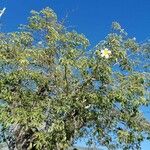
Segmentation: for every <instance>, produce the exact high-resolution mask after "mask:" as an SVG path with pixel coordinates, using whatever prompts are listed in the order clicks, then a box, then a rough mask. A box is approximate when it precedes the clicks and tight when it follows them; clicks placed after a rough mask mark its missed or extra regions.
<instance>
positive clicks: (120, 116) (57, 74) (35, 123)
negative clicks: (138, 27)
mask: <svg viewBox="0 0 150 150" xmlns="http://www.w3.org/2000/svg"><path fill="white" fill-rule="evenodd" d="M88 46H89V41H88V39H87V38H86V37H85V36H84V35H83V34H78V33H77V32H76V31H68V30H66V28H65V27H64V25H63V24H61V23H60V22H58V20H57V16H56V14H55V13H54V12H53V10H51V9H50V8H45V9H43V10H41V11H40V12H36V11H32V15H31V17H30V18H29V23H28V25H26V26H22V30H21V31H18V32H13V33H1V34H0V99H1V101H3V105H1V106H0V122H1V123H2V125H3V128H4V129H3V133H4V135H5V136H3V140H4V141H7V144H8V146H9V148H10V149H14V148H16V149H18V150H23V149H28V150H31V149H32V150H34V149H36V150H53V149H57V150H62V149H66V148H67V147H69V146H71V145H73V144H74V142H75V141H76V140H78V139H80V138H86V139H88V143H89V144H92V143H93V142H95V143H96V144H99V145H104V146H107V147H108V148H109V149H117V148H119V147H121V148H122V149H130V148H132V149H138V148H140V142H141V141H143V140H144V138H145V137H148V134H149V131H150V123H149V122H148V121H147V120H146V119H145V118H144V116H143V114H142V113H141V112H140V107H141V106H148V104H149V95H148V90H149V84H148V83H149V80H148V76H149V72H146V71H142V70H143V69H141V70H139V69H137V66H138V65H139V63H140V61H141V60H142V56H141V55H140V56H139V54H144V53H145V52H146V53H148V51H144V50H143V46H141V45H140V44H138V43H137V41H136V40H135V39H133V38H129V37H128V35H127V33H126V32H125V31H124V30H123V29H122V27H121V26H120V25H119V24H118V23H116V22H114V23H113V24H112V31H111V33H110V34H108V35H107V37H106V38H105V39H104V40H103V41H101V42H100V43H99V44H97V46H95V47H94V48H93V49H92V50H90V51H89V50H88ZM106 48H107V49H108V50H110V51H111V55H110V57H109V58H107V59H106V58H105V57H101V50H103V49H106ZM140 67H141V68H142V67H143V66H142V65H141V66H140Z"/></svg>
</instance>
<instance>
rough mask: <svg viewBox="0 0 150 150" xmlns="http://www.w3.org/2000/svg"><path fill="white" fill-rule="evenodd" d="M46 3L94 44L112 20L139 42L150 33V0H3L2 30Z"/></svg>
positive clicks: (145, 148) (148, 146)
mask: <svg viewBox="0 0 150 150" xmlns="http://www.w3.org/2000/svg"><path fill="white" fill-rule="evenodd" d="M46 6H49V7H51V8H53V9H54V11H55V12H56V13H57V14H58V18H59V19H60V20H61V19H63V18H65V17H66V16H68V17H67V19H66V25H67V26H68V27H70V28H72V27H73V28H74V29H75V30H77V31H78V32H80V33H84V34H85V35H86V36H87V37H88V39H90V41H91V45H95V44H96V43H97V42H98V41H100V40H102V39H103V38H104V37H105V36H106V35H107V33H108V32H109V30H110V26H111V22H112V21H118V22H120V23H121V25H122V26H123V28H125V29H126V30H127V32H128V33H129V35H131V36H132V37H136V38H137V40H138V41H139V42H142V41H145V40H146V39H148V38H149V37H150V0H0V8H3V7H6V8H7V9H6V12H5V14H4V15H3V16H2V18H1V20H0V21H1V23H2V24H3V27H2V31H5V32H8V31H16V30H17V27H18V25H19V24H24V23H26V22H27V17H28V16H29V12H30V11H31V10H32V9H34V10H40V9H42V8H44V7H46ZM146 115H147V117H148V118H150V116H149V114H146ZM142 150H150V142H149V143H148V142H144V143H143V144H142Z"/></svg>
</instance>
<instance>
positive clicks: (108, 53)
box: [101, 48, 111, 58]
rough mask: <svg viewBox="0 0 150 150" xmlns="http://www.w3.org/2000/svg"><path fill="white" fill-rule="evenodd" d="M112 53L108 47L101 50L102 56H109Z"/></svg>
mask: <svg viewBox="0 0 150 150" xmlns="http://www.w3.org/2000/svg"><path fill="white" fill-rule="evenodd" d="M110 55H111V51H110V50H108V49H107V48H105V49H103V50H101V57H105V58H109V57H110Z"/></svg>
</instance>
